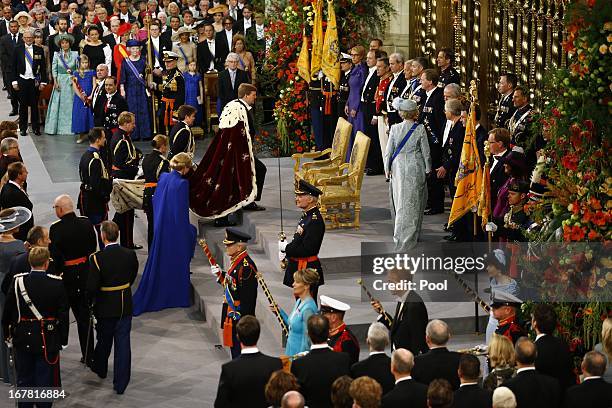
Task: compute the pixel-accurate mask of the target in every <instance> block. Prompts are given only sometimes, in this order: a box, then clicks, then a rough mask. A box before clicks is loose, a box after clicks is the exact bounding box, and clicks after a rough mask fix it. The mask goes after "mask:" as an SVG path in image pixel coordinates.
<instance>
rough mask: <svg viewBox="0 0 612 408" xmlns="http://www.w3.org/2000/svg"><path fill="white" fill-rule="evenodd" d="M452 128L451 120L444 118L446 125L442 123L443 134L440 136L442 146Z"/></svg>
mask: <svg viewBox="0 0 612 408" xmlns="http://www.w3.org/2000/svg"><path fill="white" fill-rule="evenodd" d="M452 128H453V121H452V120H448V119H446V125H444V135H443V136H442V146H444V144H445V143H446V139H448V134H449V133H450V131H451V129H452Z"/></svg>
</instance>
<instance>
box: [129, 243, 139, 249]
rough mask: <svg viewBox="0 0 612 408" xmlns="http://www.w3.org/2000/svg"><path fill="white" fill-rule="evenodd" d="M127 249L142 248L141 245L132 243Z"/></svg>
mask: <svg viewBox="0 0 612 408" xmlns="http://www.w3.org/2000/svg"><path fill="white" fill-rule="evenodd" d="M129 249H133V250H137V249H142V245H138V244H133V245H132V246H131V247H129Z"/></svg>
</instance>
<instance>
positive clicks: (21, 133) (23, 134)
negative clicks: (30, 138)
mask: <svg viewBox="0 0 612 408" xmlns="http://www.w3.org/2000/svg"><path fill="white" fill-rule="evenodd" d="M19 135H21V136H27V133H26V132H19Z"/></svg>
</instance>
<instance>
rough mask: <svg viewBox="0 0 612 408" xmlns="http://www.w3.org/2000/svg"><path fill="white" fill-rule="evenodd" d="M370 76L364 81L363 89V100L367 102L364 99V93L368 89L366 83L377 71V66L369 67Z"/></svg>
mask: <svg viewBox="0 0 612 408" xmlns="http://www.w3.org/2000/svg"><path fill="white" fill-rule="evenodd" d="M368 71H369V72H368V76H367V78H366V80H365V82H364V83H363V89H362V90H361V102H365V100H364V99H363V93H364V92H365V90H366V85H368V82H369V81H370V78H372V75H374V74H375V73H376V66H373V67H371V68H368Z"/></svg>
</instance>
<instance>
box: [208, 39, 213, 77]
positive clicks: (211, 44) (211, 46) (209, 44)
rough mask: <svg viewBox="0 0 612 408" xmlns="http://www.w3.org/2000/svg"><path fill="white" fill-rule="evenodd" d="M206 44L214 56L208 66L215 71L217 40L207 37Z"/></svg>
mask: <svg viewBox="0 0 612 408" xmlns="http://www.w3.org/2000/svg"><path fill="white" fill-rule="evenodd" d="M206 44H207V45H208V50H209V51H210V53H211V54H212V56H213V59H211V60H210V66H209V67H208V70H209V71H213V70H214V69H215V58H214V57H215V40H214V39H212V40H209V39H206Z"/></svg>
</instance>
